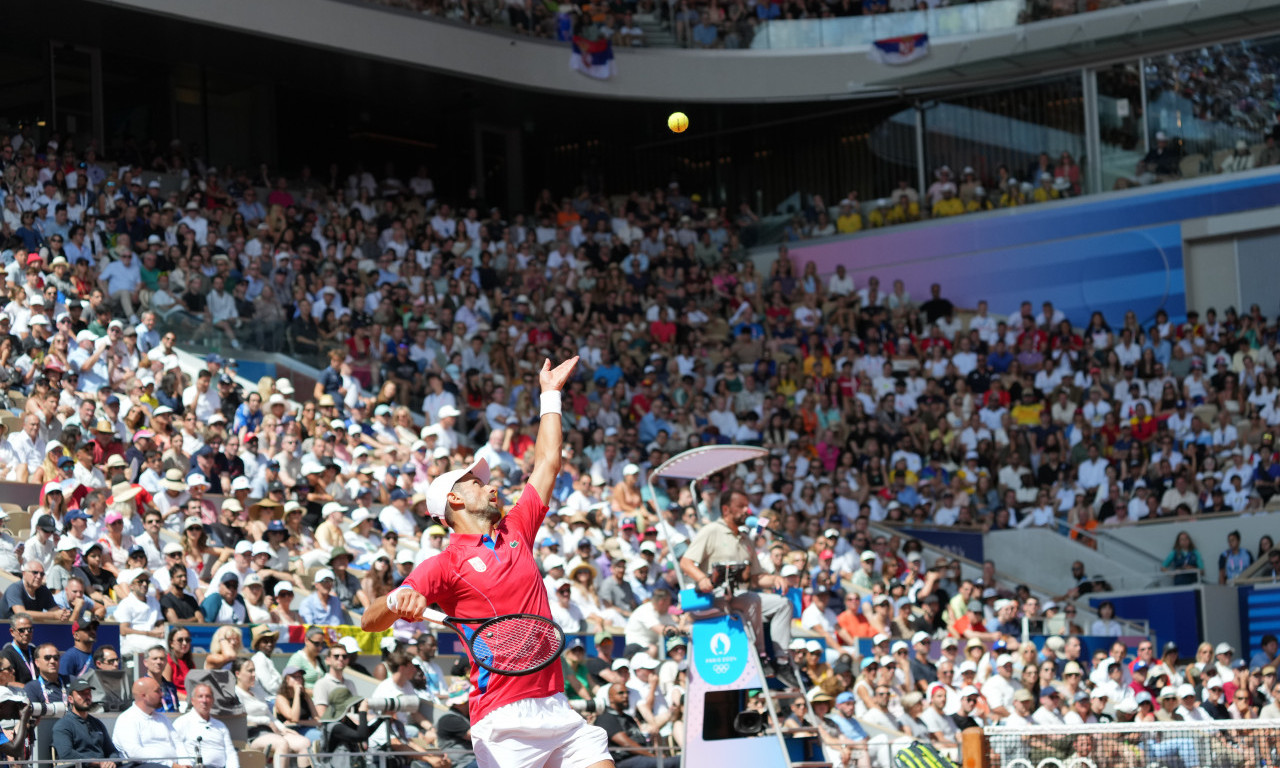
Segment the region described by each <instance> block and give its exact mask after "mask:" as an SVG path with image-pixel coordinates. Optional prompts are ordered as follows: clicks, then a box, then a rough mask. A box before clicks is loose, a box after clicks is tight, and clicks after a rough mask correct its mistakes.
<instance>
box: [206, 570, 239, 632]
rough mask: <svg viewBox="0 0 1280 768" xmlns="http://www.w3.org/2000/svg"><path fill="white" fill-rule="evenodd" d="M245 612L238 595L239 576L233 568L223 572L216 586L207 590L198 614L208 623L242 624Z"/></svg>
mask: <svg viewBox="0 0 1280 768" xmlns="http://www.w3.org/2000/svg"><path fill="white" fill-rule="evenodd" d="M247 612H248V608H246V607H245V604H244V598H242V597H240V577H239V576H238V575H237V574H236V572H235V571H234V570H229V571H226V572H224V573H223V574H222V578H221V579H219V581H218V588H217V589H216V590H214V589H211V590H209V591H208V593H206V594H205V597H204V602H203V603H201V604H200V614H201V615H202V616H204V620H205V621H207V622H209V623H210V624H243V623H244V622H245V621H246V614H247Z"/></svg>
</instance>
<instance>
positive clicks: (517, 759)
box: [360, 357, 613, 768]
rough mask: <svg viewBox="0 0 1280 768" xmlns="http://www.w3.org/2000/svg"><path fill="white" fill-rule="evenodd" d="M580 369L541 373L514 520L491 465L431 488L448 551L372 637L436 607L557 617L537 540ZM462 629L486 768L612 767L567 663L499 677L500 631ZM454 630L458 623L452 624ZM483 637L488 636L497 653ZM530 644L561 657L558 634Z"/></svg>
mask: <svg viewBox="0 0 1280 768" xmlns="http://www.w3.org/2000/svg"><path fill="white" fill-rule="evenodd" d="M577 364H578V358H576V357H575V358H573V359H571V360H566V361H565V362H563V363H561V364H560V365H558V366H556V367H555V368H552V367H551V361H550V360H548V361H546V362H545V363H543V366H542V371H541V372H540V373H539V374H538V384H539V386H540V387H541V390H542V394H541V423H540V424H539V426H538V440H537V443H536V444H535V445H534V464H533V471H532V472H531V473H530V474H529V479H528V482H527V483H526V484H525V487H524V492H523V493H521V494H520V499H519V501H517V502H516V504H515V506H514V507H512V508H511V512H510V514H508V515H507V516H506V517H503V515H502V508H501V506H500V505H499V502H498V491H497V489H496V488H494V487H493V486H491V485H489V466H488V465H487V464H486V463H485V462H484V460H483V459H481V460H479V461H476V462H475V463H473V464H472V465H471V466H469V467H467V468H466V469H456V470H452V471H450V472H445V473H444V474H442V475H440V476H439V477H437V478H436V479H435V480H434V481H432V483H431V485H430V486H428V487H427V512H428V514H430V515H431V516H432V517H435V518H437V519H439V520H442V521H443V522H444V524H445V525H447V526H449V527H450V528H451V529H453V534H452V536H450V539H449V546H448V547H446V548H445V550H444V552H442V553H441V554H440V555H438V556H436V557H433V558H431V559H429V560H425V561H423V562H422V563H421V564H419V565H418V567H417V568H415V569H414V570H413V573H411V574H409V577H408V578H407V579H405V581H404V584H402V585H401V586H400V587H398V588H397V589H395V590H394V591H392V592H391V593H390V594H388V595H386V596H385V597H382V598H379V599H378V600H376V601H375V602H374V603H373V605H372V606H371V607H370V608H369V610H367V611H366V612H365V614H364V617H363V618H362V619H361V622H360V624H361V626H362V627H363V628H364V629H365V630H368V631H375V632H376V631H381V630H384V629H386V628H388V627H390V626H391V625H392V624H394V623H395V621H396V619H405V620H407V621H420V620H421V619H422V617H423V616H424V615H432V614H430V613H429V612H428V610H427V606H428V605H430V604H432V603H438V604H439V605H440V607H441V609H443V611H444V612H445V613H446V614H448V615H449V617H454V616H463V617H494V616H506V615H509V614H534V615H536V616H539V617H547V618H549V617H550V616H551V607H550V605H549V604H548V603H547V590H546V587H544V586H543V583H542V575H541V574H540V573H539V572H538V567H537V565H536V564H535V562H534V549H535V543H534V536H535V535H536V534H537V532H538V527H539V526H540V525H541V524H542V519H543V518H544V517H545V516H546V514H547V504H546V501H545V499H548V498H550V497H551V490H552V487H553V485H554V484H555V480H556V476H557V475H559V473H560V447H561V444H562V443H563V442H564V435H563V432H562V431H561V425H560V393H561V390H563V389H564V385H565V383H566V382H567V381H568V380H569V376H570V375H571V374H572V373H573V369H574V367H575V366H576V365H577ZM433 620H440V614H438V613H437V614H434V616H433ZM537 621H538V622H542V620H537ZM458 624H462V625H463V626H457V627H456V628H457V629H458V630H459V631H460V633H461V634H463V636H464V637H466V638H467V639H468V640H470V641H471V645H470V649H471V652H472V658H473V663H472V665H471V694H470V699H469V705H470V712H469V714H470V718H471V739H472V742H473V743H474V745H475V752H476V763H477V764H478V765H479V766H480V768H525V767H527V768H544V767H545V768H550V767H551V766H557V767H559V768H612V766H613V760H612V759H611V758H610V757H609V747H608V738H607V737H606V735H605V732H604V730H603V729H601V728H598V727H596V726H594V725H588V724H587V722H586V721H585V720H583V719H582V716H581V715H579V714H578V713H576V712H574V711H573V710H572V709H570V708H569V702H568V700H567V699H566V698H565V696H564V675H563V673H562V672H561V668H560V664H559V663H552V664H549V665H546V666H543V667H542V668H540V669H537V670H536V671H534V672H532V673H531V674H530V673H525V672H524V671H518V672H515V673H513V674H494V673H493V671H491V669H487V668H485V667H482V666H480V665H479V664H477V663H475V662H476V661H477V660H480V661H482V662H487V663H488V666H490V667H494V668H499V665H498V662H497V661H496V660H495V658H494V656H495V655H499V654H501V652H502V651H501V649H499V648H498V647H497V646H498V645H501V644H502V643H503V642H504V638H502V637H499V636H500V635H501V634H502V631H503V630H502V628H501V627H499V628H497V629H496V630H494V631H493V632H486V630H485V628H484V627H480V628H479V629H477V628H476V627H475V626H471V627H467V626H465V624H464V622H461V621H459V622H458ZM473 624H474V623H473ZM450 626H456V625H455V624H454V623H452V622H451V623H450ZM495 632H496V635H498V636H495ZM481 635H489V636H490V638H491V640H490V642H491V643H492V644H493V645H494V649H493V653H490V652H489V650H488V649H487V648H486V646H485V642H484V641H482V639H481V638H480V636H481ZM525 642H526V643H528V644H530V645H531V649H530V650H528V652H527V654H525V655H531V656H537V655H539V654H543V653H545V651H546V649H547V648H548V647H549V648H550V649H551V653H556V652H558V650H559V643H560V642H562V639H561V638H559V637H558V633H557V637H556V638H555V643H554V644H551V643H546V642H542V641H541V640H537V641H536V642H534V641H528V640H525ZM535 646H536V647H535ZM523 653H524V652H523V651H522V654H523ZM518 655H519V654H515V655H513V656H512V659H509V660H513V659H517V658H518ZM537 663H539V662H537V661H535V663H534V664H533V666H534V667H535V669H536V666H537Z"/></svg>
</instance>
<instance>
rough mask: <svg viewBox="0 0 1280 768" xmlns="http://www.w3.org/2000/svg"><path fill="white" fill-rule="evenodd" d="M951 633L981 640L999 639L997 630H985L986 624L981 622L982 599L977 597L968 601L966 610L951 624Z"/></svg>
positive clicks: (992, 640) (955, 635)
mask: <svg viewBox="0 0 1280 768" xmlns="http://www.w3.org/2000/svg"><path fill="white" fill-rule="evenodd" d="M951 635H952V636H954V637H963V638H967V639H970V640H972V639H974V638H977V639H978V640H982V641H983V642H994V641H996V640H999V639H1000V633H999V632H988V631H987V625H986V624H984V623H983V622H982V601H981V600H978V599H977V598H974V599H973V600H970V601H969V610H968V612H966V613H965V615H963V616H961V617H960V618H958V619H956V623H955V624H952V625H951Z"/></svg>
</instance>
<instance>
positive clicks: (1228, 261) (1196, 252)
mask: <svg viewBox="0 0 1280 768" xmlns="http://www.w3.org/2000/svg"><path fill="white" fill-rule="evenodd" d="M1182 239H1183V242H1184V248H1183V269H1184V270H1185V272H1186V276H1187V308H1188V309H1196V310H1199V311H1200V312H1201V314H1203V313H1204V311H1205V310H1206V309H1208V308H1209V307H1216V308H1217V309H1218V310H1219V311H1221V310H1222V309H1223V308H1224V307H1228V306H1234V307H1236V308H1238V309H1240V308H1247V307H1248V306H1249V305H1250V304H1254V303H1256V304H1258V305H1259V306H1260V307H1262V311H1263V312H1264V313H1267V314H1271V313H1274V312H1275V311H1276V309H1277V301H1276V298H1275V292H1274V286H1275V285H1276V284H1277V282H1278V281H1280V259H1277V258H1276V253H1277V252H1278V251H1280V222H1278V221H1277V220H1276V217H1275V211H1274V210H1272V209H1268V208H1263V209H1258V210H1253V211H1241V212H1238V213H1222V214H1218V215H1213V216H1206V217H1203V218H1194V219H1188V220H1187V221H1184V222H1183V223H1182Z"/></svg>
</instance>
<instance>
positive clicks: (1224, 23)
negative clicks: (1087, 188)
mask: <svg viewBox="0 0 1280 768" xmlns="http://www.w3.org/2000/svg"><path fill="white" fill-rule="evenodd" d="M97 1H98V2H101V3H104V4H106V5H112V6H116V7H120V8H127V9H132V10H140V11H144V12H148V13H157V14H162V15H167V16H175V17H180V18H184V19H189V20H193V21H200V22H204V23H208V24H211V25H214V26H220V27H227V28H231V29H236V30H240V31H243V32H249V33H252V34H257V35H262V36H264V37H276V38H282V39H290V40H296V41H298V42H301V43H304V44H310V45H315V46H318V47H322V48H329V49H332V50H335V51H342V52H344V53H349V54H354V55H356V56H362V57H368V58H377V59H383V60H390V61H397V62H403V63H405V64H408V65H412V66H420V67H426V68H429V69H435V70H440V71H448V72H453V73H457V74H462V75H466V76H468V77H474V78H475V79H478V80H489V81H496V82H502V83H508V84H511V85H517V86H524V87H528V88H531V89H535V90H544V91H557V92H562V93H573V94H579V95H589V96H599V97H601V98H619V99H642V100H654V101H675V102H678V101H682V100H687V101H693V102H743V101H815V100H825V99H832V98H848V97H849V96H850V94H853V93H856V92H863V91H875V90H884V89H886V88H888V89H896V88H898V87H900V86H901V84H902V83H901V81H902V80H903V79H904V78H907V79H912V80H916V81H919V80H922V79H923V80H932V81H933V83H934V84H935V85H937V84H941V83H944V82H945V83H948V84H952V83H954V82H955V81H956V80H957V79H958V72H959V71H961V70H964V69H968V68H972V69H973V73H972V75H971V77H972V78H974V79H979V78H981V79H989V78H993V77H997V76H998V74H997V73H1007V74H1008V75H1010V76H1014V77H1025V76H1026V75H1027V74H1028V73H1029V72H1034V71H1036V70H1035V67H1042V68H1043V67H1049V66H1051V65H1050V64H1048V63H1046V61H1047V59H1046V58H1045V57H1044V56H1041V57H1039V58H1038V59H1037V60H1036V62H1035V63H1034V64H1030V65H1028V66H1018V64H1017V62H1016V61H1014V60H1015V59H1017V58H1018V57H1020V56H1025V55H1027V54H1030V53H1033V52H1037V51H1038V52H1040V53H1041V54H1044V53H1048V52H1053V57H1054V61H1055V63H1057V62H1061V65H1062V66H1063V67H1064V68H1076V67H1080V66H1085V64H1086V62H1087V58H1086V57H1089V56H1097V55H1099V54H1100V53H1101V52H1104V51H1109V52H1111V53H1112V54H1113V55H1114V57H1115V58H1116V59H1120V58H1123V57H1125V56H1128V57H1130V58H1132V57H1134V56H1137V55H1139V52H1140V51H1141V50H1143V49H1144V46H1146V45H1152V46H1154V48H1153V50H1163V49H1164V48H1166V47H1167V46H1170V45H1180V46H1188V45H1195V44H1196V41H1197V36H1198V35H1201V34H1204V33H1206V32H1207V31H1209V30H1212V31H1213V33H1214V34H1215V35H1217V36H1218V37H1215V39H1222V38H1221V35H1230V34H1232V31H1229V30H1233V31H1235V32H1236V33H1238V34H1239V35H1241V36H1243V35H1247V34H1249V33H1250V32H1251V31H1252V30H1254V29H1256V28H1257V27H1256V26H1254V25H1255V24H1257V23H1258V20H1259V19H1261V18H1269V16H1270V14H1272V13H1273V12H1275V11H1280V0H1214V2H1212V3H1202V2H1198V1H1196V0H1151V1H1150V2H1145V3H1142V4H1141V7H1140V9H1138V8H1137V7H1134V6H1123V7H1119V8H1115V9H1110V10H1107V11H1099V12H1095V13H1090V14H1085V15H1082V16H1076V17H1071V18H1068V19H1058V20H1053V21H1045V22H1040V23H1038V24H1035V25H1031V26H1021V27H1016V28H1013V29H1007V30H1004V31H1001V32H995V33H989V34H984V35H966V36H956V37H948V38H941V39H937V40H934V41H933V42H932V45H931V53H930V55H929V56H928V57H926V58H925V59H923V60H921V61H919V62H916V63H913V64H911V65H909V66H901V67H892V66H886V65H882V64H879V63H876V62H873V61H871V60H869V59H868V57H867V56H866V55H865V54H866V48H865V47H854V48H819V49H806V50H778V51H755V50H742V51H692V50H690V51H686V50H669V49H637V50H627V51H618V52H617V54H616V55H617V61H618V74H617V76H616V77H614V78H613V79H612V80H608V81H598V80H593V79H591V78H588V77H584V76H582V75H580V74H578V73H576V72H573V71H570V69H569V55H570V51H569V47H568V46H567V45H566V44H564V43H554V42H544V41H540V40H532V39H528V38H513V37H511V36H508V35H504V34H494V33H490V32H485V31H482V30H479V29H475V28H470V27H465V26H461V25H456V24H445V23H440V22H437V21H431V20H426V19H421V18H417V17H415V16H413V15H411V14H407V13H398V12H387V11H383V10H378V9H371V8H368V7H366V6H362V5H360V4H357V3H346V2H337V1H335V0H271V2H262V0H218V1H217V2H191V0H97ZM1246 13H1247V14H1249V15H1248V16H1246ZM1173 28H1178V30H1179V34H1178V35H1177V36H1176V37H1169V36H1168V35H1167V34H1148V35H1145V36H1144V35H1143V33H1144V32H1145V33H1155V32H1157V31H1159V30H1162V31H1163V32H1164V33H1168V32H1171V31H1172V29H1173ZM1085 41H1087V42H1088V43H1089V46H1088V48H1087V49H1083V48H1082V47H1081V46H1080V44H1081V43H1082V42H1085ZM1104 55H1105V54H1104ZM984 65H985V67H984Z"/></svg>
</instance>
